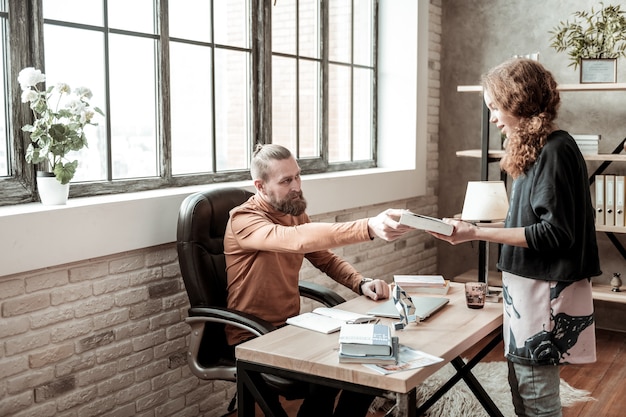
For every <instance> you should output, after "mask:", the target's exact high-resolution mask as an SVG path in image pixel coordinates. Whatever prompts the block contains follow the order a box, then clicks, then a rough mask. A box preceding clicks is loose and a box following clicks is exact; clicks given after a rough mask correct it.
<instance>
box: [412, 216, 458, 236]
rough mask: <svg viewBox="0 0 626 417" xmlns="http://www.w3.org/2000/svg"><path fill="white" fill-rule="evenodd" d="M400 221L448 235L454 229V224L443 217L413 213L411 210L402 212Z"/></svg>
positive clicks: (417, 227) (416, 227)
mask: <svg viewBox="0 0 626 417" xmlns="http://www.w3.org/2000/svg"><path fill="white" fill-rule="evenodd" d="M400 223H402V224H405V225H407V226H411V227H413V228H415V229H420V230H427V231H430V232H435V233H439V234H442V235H446V236H450V235H451V234H452V231H453V230H454V226H452V225H451V224H448V223H446V222H444V221H443V220H441V219H437V218H434V217H428V216H424V215H421V214H415V213H411V212H410V211H406V212H404V213H402V215H401V216H400Z"/></svg>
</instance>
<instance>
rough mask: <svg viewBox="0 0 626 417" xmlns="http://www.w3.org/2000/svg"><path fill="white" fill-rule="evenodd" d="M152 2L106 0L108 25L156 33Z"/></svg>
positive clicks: (150, 0)
mask: <svg viewBox="0 0 626 417" xmlns="http://www.w3.org/2000/svg"><path fill="white" fill-rule="evenodd" d="M154 3H155V2H154V0H132V1H128V0H108V1H107V8H108V12H109V13H108V15H109V27H110V28H113V29H123V30H131V31H134V32H144V33H156V30H155V27H154V22H155V18H154ZM170 3H171V2H170Z"/></svg>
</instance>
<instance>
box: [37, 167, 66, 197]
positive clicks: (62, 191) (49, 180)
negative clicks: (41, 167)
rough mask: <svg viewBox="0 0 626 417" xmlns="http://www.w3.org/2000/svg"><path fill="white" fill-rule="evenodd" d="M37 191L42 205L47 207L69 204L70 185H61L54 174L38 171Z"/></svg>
mask: <svg viewBox="0 0 626 417" xmlns="http://www.w3.org/2000/svg"><path fill="white" fill-rule="evenodd" d="M37 191H38V192H39V199H40V200H41V204H43V205H45V206H54V205H63V204H66V203H67V197H68V196H69V193H70V184H69V183H67V184H61V183H60V182H59V181H58V180H57V179H56V177H55V176H54V174H53V173H52V172H42V171H37Z"/></svg>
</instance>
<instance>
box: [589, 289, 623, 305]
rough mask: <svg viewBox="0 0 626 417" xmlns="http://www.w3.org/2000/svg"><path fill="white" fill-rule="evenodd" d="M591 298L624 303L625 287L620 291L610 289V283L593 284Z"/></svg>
mask: <svg viewBox="0 0 626 417" xmlns="http://www.w3.org/2000/svg"><path fill="white" fill-rule="evenodd" d="M593 299H594V300H602V301H609V302H612V303H626V288H624V289H622V291H620V292H613V291H611V286H610V285H596V284H594V285H593Z"/></svg>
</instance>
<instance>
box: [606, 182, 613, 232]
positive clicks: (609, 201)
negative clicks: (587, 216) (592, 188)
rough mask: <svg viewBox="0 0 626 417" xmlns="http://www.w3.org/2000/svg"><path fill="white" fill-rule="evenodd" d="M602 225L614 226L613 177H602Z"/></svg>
mask: <svg viewBox="0 0 626 417" xmlns="http://www.w3.org/2000/svg"><path fill="white" fill-rule="evenodd" d="M604 187H605V190H606V192H605V194H604V224H605V226H615V175H605V176H604Z"/></svg>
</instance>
